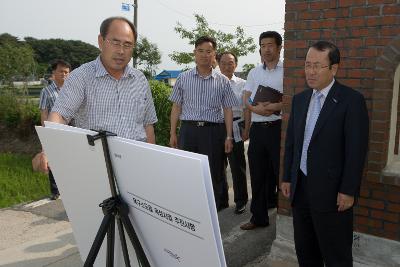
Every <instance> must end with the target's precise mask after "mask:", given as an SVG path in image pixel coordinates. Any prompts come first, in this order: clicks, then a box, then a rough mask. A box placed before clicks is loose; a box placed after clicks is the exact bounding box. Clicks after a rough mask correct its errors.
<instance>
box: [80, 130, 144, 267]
mask: <svg viewBox="0 0 400 267" xmlns="http://www.w3.org/2000/svg"><path fill="white" fill-rule="evenodd" d="M97 132H98V134H97V135H93V136H92V135H87V139H88V143H89V145H91V146H94V145H95V141H96V140H97V139H101V143H102V145H103V153H104V158H105V161H106V167H107V174H108V181H109V184H110V189H111V195H112V197H111V198H108V199H106V200H104V201H103V202H102V203H101V204H100V205H99V206H100V207H101V208H102V210H103V213H104V217H103V220H102V222H101V225H100V227H99V230H98V231H97V234H96V237H95V239H94V241H93V244H92V247H91V248H90V251H89V254H88V256H87V258H86V261H85V264H84V267H89V266H93V263H94V262H95V260H96V257H97V254H98V253H99V250H100V247H101V244H102V243H103V240H104V237H105V235H106V234H107V260H106V264H107V265H106V266H107V267H112V266H114V243H115V220H116V221H117V226H118V232H119V236H120V240H121V246H122V253H123V256H124V262H125V266H127V267H130V266H131V265H130V260H129V254H128V249H127V246H126V239H125V232H124V227H125V230H126V232H127V233H128V236H129V239H130V240H131V243H132V245H133V248H134V249H135V252H136V257H137V260H138V263H139V266H144V267H150V264H149V262H148V260H147V257H146V254H145V253H144V251H143V248H142V245H141V244H140V241H139V239H138V237H137V235H136V232H135V229H134V228H133V226H132V223H131V221H130V220H129V217H128V213H129V209H128V205H127V204H126V203H124V201H123V200H122V199H121V197H120V195H119V194H118V192H117V187H116V181H115V176H114V171H113V168H112V164H111V157H110V151H109V149H108V142H107V136H116V134H114V133H110V132H107V131H97Z"/></svg>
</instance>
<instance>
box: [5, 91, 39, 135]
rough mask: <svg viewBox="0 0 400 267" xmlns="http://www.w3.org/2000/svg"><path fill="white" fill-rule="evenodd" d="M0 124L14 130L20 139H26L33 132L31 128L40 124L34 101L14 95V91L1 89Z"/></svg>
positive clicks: (37, 109)
mask: <svg viewBox="0 0 400 267" xmlns="http://www.w3.org/2000/svg"><path fill="white" fill-rule="evenodd" d="M0 122H1V123H2V124H4V125H5V126H6V127H8V128H11V129H16V133H17V134H18V135H19V136H20V137H27V136H29V135H30V134H32V133H33V132H34V128H33V127H34V126H35V125H39V124H40V110H39V108H38V106H37V104H36V103H35V101H34V100H32V99H29V98H28V97H26V96H24V95H19V94H17V93H15V90H12V89H4V88H2V89H1V92H0Z"/></svg>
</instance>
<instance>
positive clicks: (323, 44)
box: [311, 41, 340, 67]
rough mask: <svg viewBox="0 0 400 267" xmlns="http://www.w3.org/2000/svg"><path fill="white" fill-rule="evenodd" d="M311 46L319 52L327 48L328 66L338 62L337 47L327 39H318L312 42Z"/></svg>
mask: <svg viewBox="0 0 400 267" xmlns="http://www.w3.org/2000/svg"><path fill="white" fill-rule="evenodd" d="M311 47H312V48H314V49H316V50H318V51H321V52H323V51H326V50H329V53H328V58H329V67H330V66H332V65H333V64H339V63H340V52H339V48H337V46H336V45H334V44H332V43H330V42H327V41H318V42H316V43H314V44H313V45H312V46H311Z"/></svg>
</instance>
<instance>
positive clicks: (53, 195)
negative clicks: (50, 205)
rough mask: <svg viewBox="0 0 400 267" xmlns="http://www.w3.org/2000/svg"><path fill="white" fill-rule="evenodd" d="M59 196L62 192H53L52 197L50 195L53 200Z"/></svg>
mask: <svg viewBox="0 0 400 267" xmlns="http://www.w3.org/2000/svg"><path fill="white" fill-rule="evenodd" d="M59 198H60V194H59V193H56V194H52V195H51V197H50V199H51V200H57V199H59Z"/></svg>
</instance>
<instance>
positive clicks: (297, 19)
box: [277, 0, 400, 256]
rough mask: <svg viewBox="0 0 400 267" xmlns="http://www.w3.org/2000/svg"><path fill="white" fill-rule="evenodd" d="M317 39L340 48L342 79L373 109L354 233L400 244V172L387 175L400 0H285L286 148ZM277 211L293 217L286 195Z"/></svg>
mask: <svg viewBox="0 0 400 267" xmlns="http://www.w3.org/2000/svg"><path fill="white" fill-rule="evenodd" d="M318 40H327V41H331V42H333V43H335V44H336V45H337V46H338V48H339V50H340V52H341V63H340V66H339V72H338V74H337V79H338V80H339V81H340V82H341V83H343V84H345V85H348V86H350V87H352V88H353V89H355V90H358V91H360V92H361V93H362V94H363V95H364V96H365V98H366V101H367V106H368V110H369V116H370V141H369V152H368V159H367V163H366V168H365V172H364V179H363V182H362V187H361V192H360V198H359V203H358V205H357V207H356V208H355V225H354V226H355V231H357V232H358V233H360V234H362V235H363V234H367V235H368V236H372V237H383V238H385V239H390V240H394V241H396V244H400V242H399V241H400V178H399V177H400V173H399V174H398V175H392V174H391V175H388V174H387V173H385V171H384V169H385V167H386V165H387V155H388V144H389V128H390V119H391V112H392V110H391V104H392V94H393V81H394V80H393V79H394V73H395V71H396V68H397V66H398V65H399V64H400V4H399V1H396V0H393V1H389V0H385V1H383V0H382V1H377V0H375V1H374V0H353V1H350V0H337V1H336V0H335V1H312V2H311V1H296V0H286V10H285V35H284V94H285V96H284V115H283V127H282V136H283V140H282V148H283V147H284V137H285V131H286V127H287V120H288V116H289V113H290V104H291V99H292V96H293V95H294V94H296V93H298V92H301V91H303V90H304V87H305V79H304V59H305V55H306V52H307V50H308V47H309V46H310V45H311V44H312V43H314V42H316V41H318ZM281 154H283V153H281ZM282 162H283V160H282ZM281 169H282V166H281ZM278 213H279V215H280V217H281V218H285V217H287V216H288V218H290V216H291V209H290V204H289V202H288V201H287V200H286V199H285V198H284V197H283V196H282V195H281V196H280V199H279V209H278ZM285 220H286V219H285ZM277 224H279V221H278V222H277ZM278 228H279V226H278ZM356 243H357V237H356V238H355V245H357V244H356ZM398 254H400V253H398ZM388 256H390V255H388ZM399 256H400V255H399Z"/></svg>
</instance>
